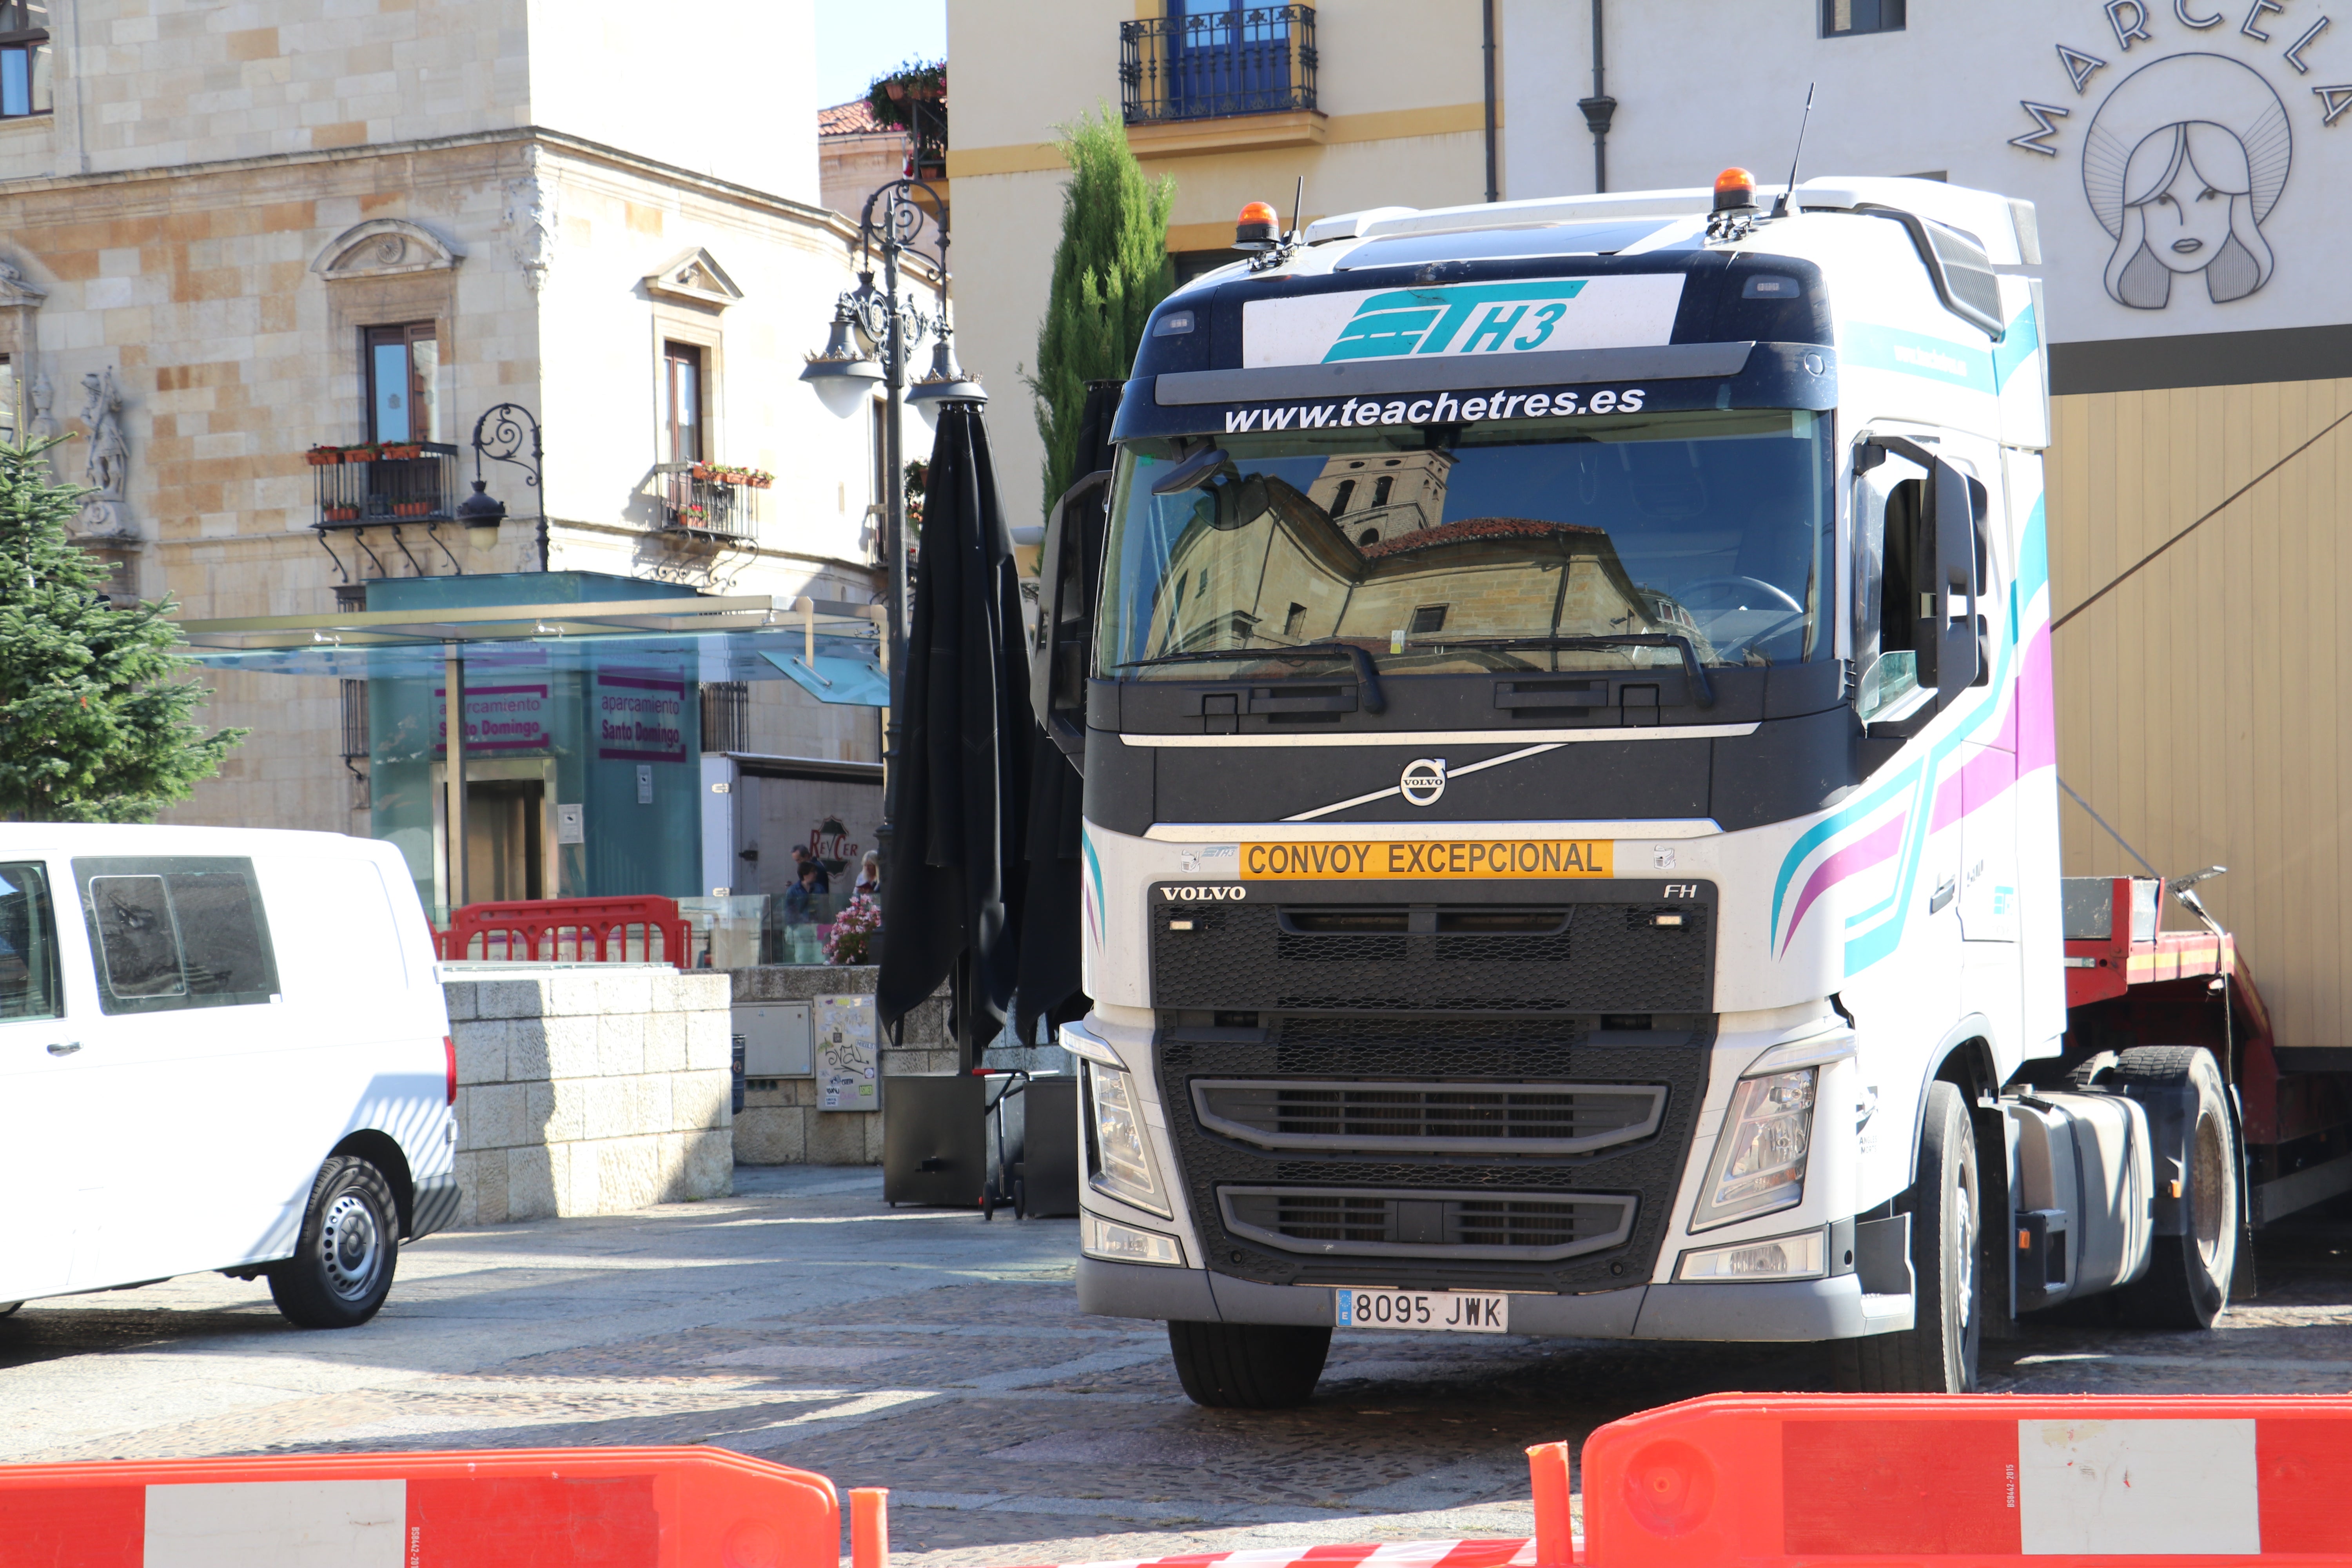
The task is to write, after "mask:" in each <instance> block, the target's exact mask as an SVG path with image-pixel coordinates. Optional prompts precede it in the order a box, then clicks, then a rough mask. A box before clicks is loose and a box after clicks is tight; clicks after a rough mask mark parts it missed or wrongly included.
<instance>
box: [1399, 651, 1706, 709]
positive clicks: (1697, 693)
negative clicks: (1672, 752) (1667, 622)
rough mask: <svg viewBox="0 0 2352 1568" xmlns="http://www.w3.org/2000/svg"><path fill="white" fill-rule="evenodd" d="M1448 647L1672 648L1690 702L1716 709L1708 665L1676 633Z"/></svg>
mask: <svg viewBox="0 0 2352 1568" xmlns="http://www.w3.org/2000/svg"><path fill="white" fill-rule="evenodd" d="M1444 647H1542V648H1558V647H1568V648H1578V647H1583V648H1611V647H1671V648H1674V649H1675V650H1677V651H1678V652H1680V653H1681V654H1682V656H1683V674H1684V675H1685V676H1686V677H1688V678H1689V680H1690V683H1691V700H1692V701H1693V702H1695V703H1696V705H1697V706H1699V707H1701V708H1712V707H1714V706H1715V685H1714V683H1713V682H1711V681H1710V680H1708V679H1707V678H1706V666H1705V665H1703V664H1701V663H1699V661H1698V649H1697V648H1696V647H1692V646H1691V640H1690V638H1688V637H1680V636H1677V635H1676V634H1675V633H1673V632H1613V633H1610V634H1608V635H1605V636H1601V637H1472V638H1468V639H1466V640H1461V641H1456V640H1454V639H1451V638H1449V639H1447V641H1446V642H1445V643H1444Z"/></svg>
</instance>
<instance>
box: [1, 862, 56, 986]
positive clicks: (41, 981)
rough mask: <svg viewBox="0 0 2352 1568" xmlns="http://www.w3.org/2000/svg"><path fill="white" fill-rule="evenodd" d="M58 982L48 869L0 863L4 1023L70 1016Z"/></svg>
mask: <svg viewBox="0 0 2352 1568" xmlns="http://www.w3.org/2000/svg"><path fill="white" fill-rule="evenodd" d="M64 1016H66V1003H65V995H64V993H63V991H62V989H61V988H60V987H59V985H58V917H57V911H56V910H55V909H54V908H53V907H52V906H51V904H50V902H49V878H48V873H47V872H46V871H44V870H43V869H42V868H40V867H38V866H36V865H24V864H8V865H0V1023H14V1022H16V1020H18V1019H22V1018H62V1017H64Z"/></svg>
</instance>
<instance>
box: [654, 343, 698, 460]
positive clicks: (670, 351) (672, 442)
mask: <svg viewBox="0 0 2352 1568" xmlns="http://www.w3.org/2000/svg"><path fill="white" fill-rule="evenodd" d="M662 398H663V402H662V461H664V462H666V463H698V462H701V461H702V460H703V459H704V458H707V457H709V455H710V454H709V451H708V450H707V449H706V447H705V443H704V440H703V434H702V427H703V425H704V423H705V419H704V414H703V410H704V407H705V404H704V402H703V393H702V351H701V350H700V349H698V348H697V347H696V346H695V345H694V344H692V343H664V344H662Z"/></svg>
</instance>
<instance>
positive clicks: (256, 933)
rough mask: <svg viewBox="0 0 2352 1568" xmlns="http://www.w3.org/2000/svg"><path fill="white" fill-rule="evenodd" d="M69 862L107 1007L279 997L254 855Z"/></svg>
mask: <svg viewBox="0 0 2352 1568" xmlns="http://www.w3.org/2000/svg"><path fill="white" fill-rule="evenodd" d="M73 867H74V879H75V880H76V881H78V882H79V884H80V885H81V904H82V914H83V917H84V918H85V919H86V920H87V921H89V942H90V948H91V950H92V952H93V953H94V954H95V956H96V959H97V963H98V1000H99V1005H100V1008H101V1009H103V1010H104V1011H106V1012H108V1013H156V1012H164V1011H168V1010H171V1009H174V1008H181V1007H240V1006H247V1005H252V1004H255V1003H261V1002H268V1000H269V999H270V998H271V997H272V996H274V995H275V994H277V993H278V963H277V955H276V954H275V952H273V951H272V949H271V947H270V942H269V922H268V918H267V917H266V916H265V915H264V914H263V912H262V907H261V889H260V887H259V885H258V884H257V883H256V882H255V881H254V878H253V862H252V861H250V860H248V859H245V858H231V857H226V856H222V857H211V856H204V857H198V856H169V857H154V856H139V857H129V856H123V857H109V858H102V859H87V860H84V859H77V860H76V861H75V862H74V863H73Z"/></svg>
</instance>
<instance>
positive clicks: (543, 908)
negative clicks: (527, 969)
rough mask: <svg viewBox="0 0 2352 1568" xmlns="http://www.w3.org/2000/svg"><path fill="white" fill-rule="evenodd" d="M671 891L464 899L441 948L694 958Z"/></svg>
mask: <svg viewBox="0 0 2352 1568" xmlns="http://www.w3.org/2000/svg"><path fill="white" fill-rule="evenodd" d="M693 953H694V943H693V941H692V939H691V938H690V937H689V936H688V931H687V921H686V917H685V916H684V915H681V914H680V913H678V910H677V900H676V899H664V898H658V897H656V896H654V895H652V894H643V895H638V896H635V897H632V898H625V899H517V900H510V901H509V902H505V903H490V904H467V905H465V906H464V907H462V908H461V909H459V910H457V914H456V915H455V916H454V917H452V918H451V920H450V921H449V929H448V930H447V931H444V932H443V933H442V935H441V956H442V957H443V958H445V959H448V960H451V961H455V960H458V959H466V958H480V959H490V960H494V961H499V962H504V963H660V962H663V961H664V960H667V962H669V963H673V964H676V965H677V967H678V968H680V969H686V968H688V967H690V966H691V965H692V963H693V962H694V958H693Z"/></svg>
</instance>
